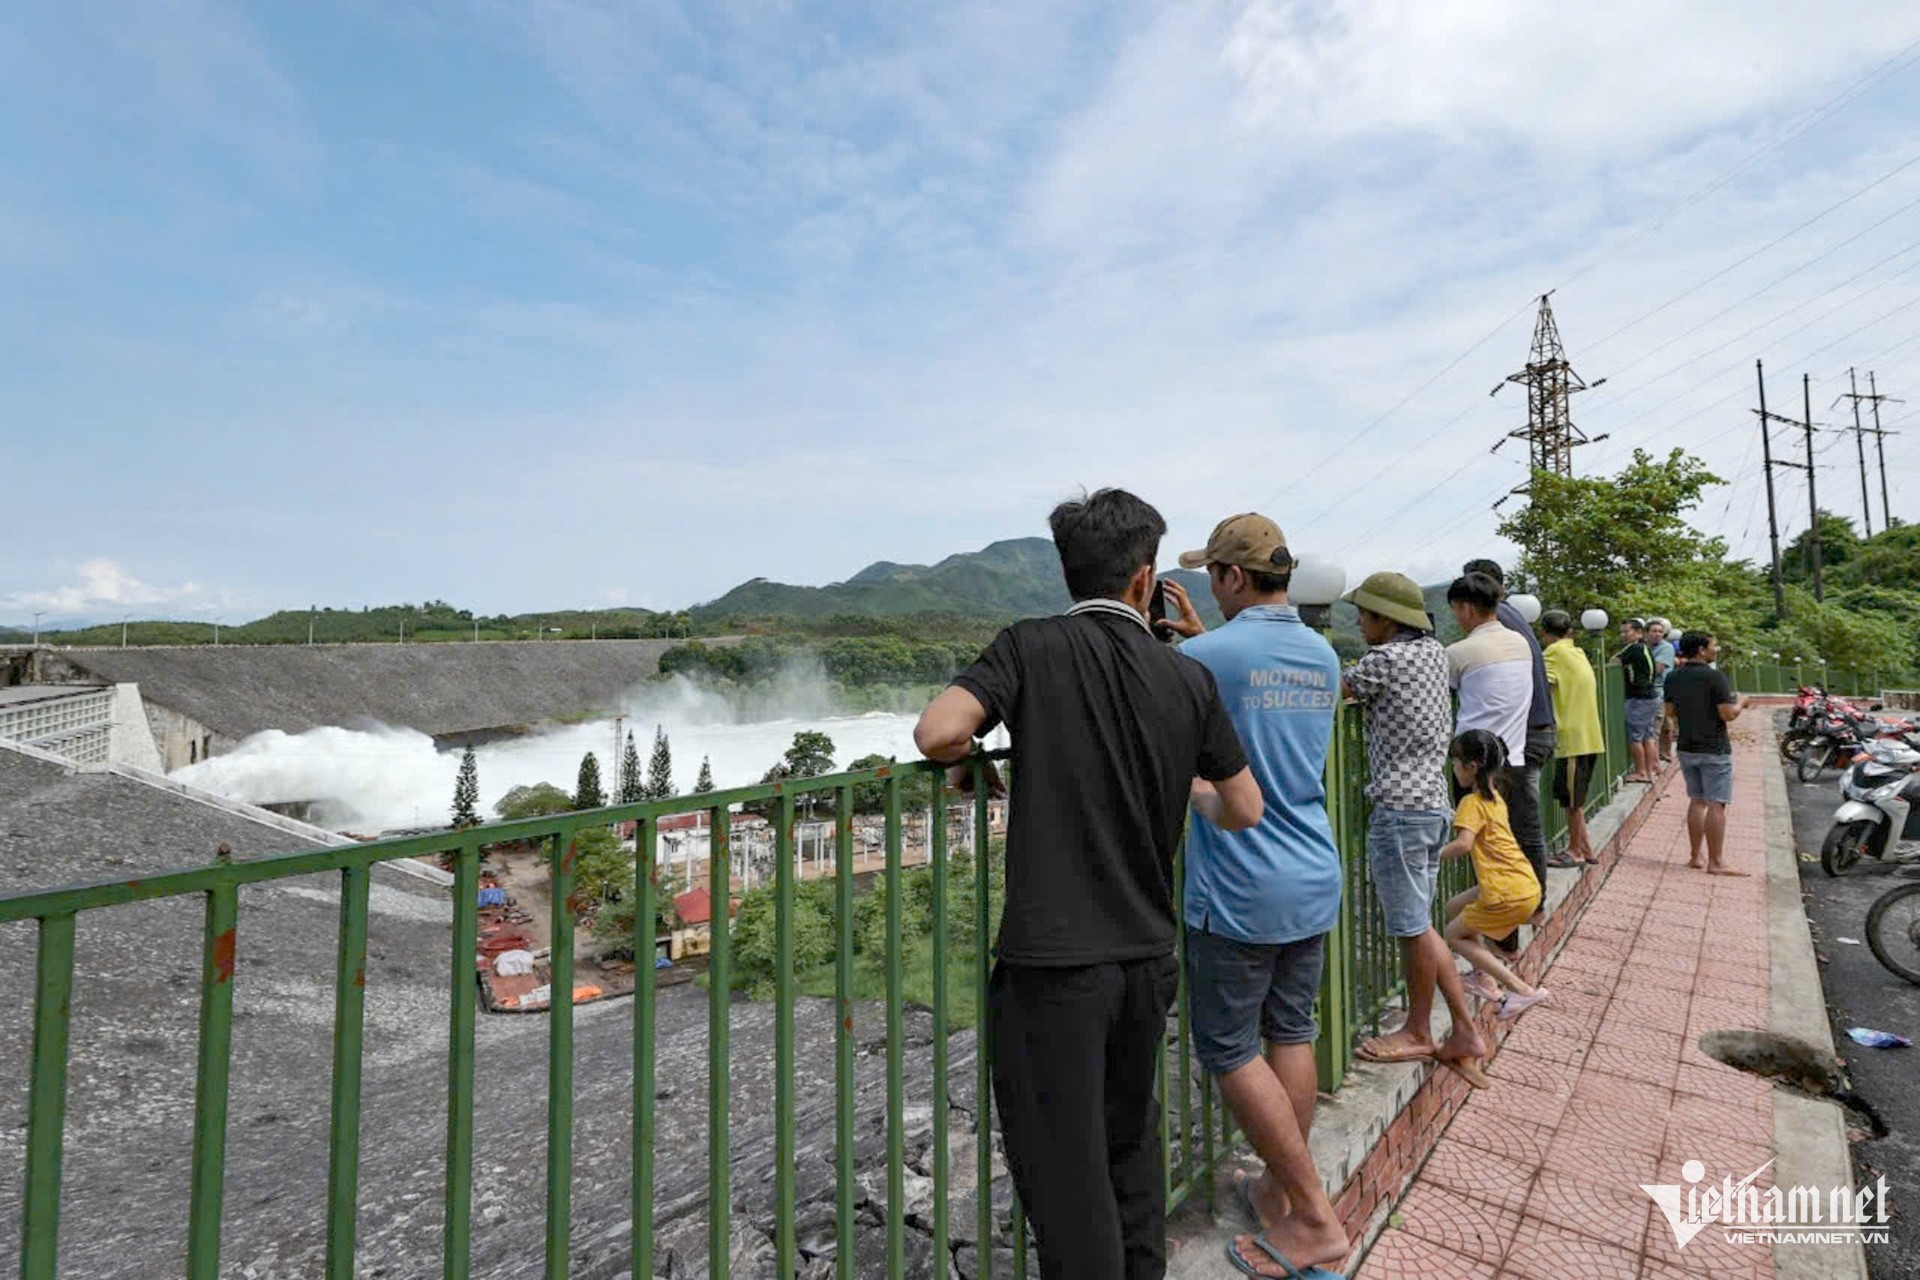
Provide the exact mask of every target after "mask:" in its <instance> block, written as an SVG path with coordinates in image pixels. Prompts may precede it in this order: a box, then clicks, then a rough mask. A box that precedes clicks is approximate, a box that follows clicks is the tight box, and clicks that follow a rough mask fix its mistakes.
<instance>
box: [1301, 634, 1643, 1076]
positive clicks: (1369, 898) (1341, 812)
mask: <svg viewBox="0 0 1920 1280" xmlns="http://www.w3.org/2000/svg"><path fill="white" fill-rule="evenodd" d="M1595 675H1596V677H1597V678H1598V681H1599V690H1598V692H1599V695H1600V724H1601V731H1602V735H1603V741H1604V749H1603V751H1602V753H1601V758H1600V760H1599V762H1598V763H1597V765H1596V766H1595V769H1594V774H1593V782H1592V785H1591V786H1590V787H1589V789H1588V792H1587V806H1586V808H1587V813H1588V814H1589V815H1592V814H1594V813H1596V812H1598V811H1599V810H1600V809H1601V808H1602V807H1603V806H1605V805H1606V804H1607V803H1608V802H1609V801H1611V800H1612V799H1613V798H1614V796H1615V795H1617V794H1619V791H1620V785H1621V783H1620V779H1621V778H1622V777H1624V776H1625V775H1626V773H1627V772H1628V763H1629V762H1628V759H1627V722H1626V685H1625V681H1624V678H1623V676H1622V674H1621V671H1620V668H1619V667H1617V666H1612V667H1608V666H1600V667H1599V668H1598V670H1596V672H1595ZM1360 719H1361V717H1360V716H1358V715H1356V714H1353V713H1352V711H1351V709H1349V708H1342V709H1341V712H1340V716H1339V719H1338V720H1337V721H1336V722H1335V727H1334V738H1333V746H1332V749H1331V750H1330V751H1329V753H1328V756H1327V816H1328V817H1329V818H1330V819H1332V822H1333V834H1334V840H1335V842H1336V843H1337V844H1338V845H1339V846H1340V851H1341V858H1342V861H1343V862H1344V863H1345V866H1346V893H1345V894H1344V896H1343V898H1342V901H1341V904H1340V922H1339V924H1338V925H1337V926H1336V927H1335V930H1334V933H1333V936H1332V937H1330V938H1329V939H1328V947H1327V971H1326V975H1325V977H1324V978H1323V979H1322V980H1321V986H1320V1018H1321V1032H1322V1033H1321V1037H1320V1040H1319V1043H1318V1044H1317V1045H1316V1046H1315V1054H1316V1059H1317V1061H1318V1064H1319V1068H1320V1087H1321V1088H1322V1089H1325V1090H1327V1091H1329V1092H1331V1091H1333V1090H1335V1089H1337V1088H1338V1087H1339V1083H1340V1079H1341V1077H1342V1076H1344V1075H1345V1074H1346V1072H1347V1069H1348V1068H1349V1067H1351V1066H1352V1065H1353V1048H1354V1045H1355V1044H1356V1042H1357V1041H1358V1039H1359V1038H1360V1036H1361V1034H1363V1033H1366V1032H1371V1031H1374V1030H1377V1029H1378V1028H1379V1026H1380V1020H1381V1018H1382V1016H1383V1015H1384V1014H1386V1013H1387V1012H1388V1011H1390V1010H1392V1009H1394V1008H1396V1007H1397V1002H1398V1000H1399V998H1400V996H1401V995H1402V994H1403V992H1404V991H1405V987H1406V974H1405V971H1404V969H1403V968H1402V962H1401V952H1400V943H1399V940H1398V939H1396V938H1394V937H1393V936H1392V935H1391V934H1389V933H1388V932H1387V928H1386V923H1385V921H1384V920H1383V919H1382V916H1381V911H1380V899H1379V896H1378V895H1377V894H1375V893H1374V891H1373V878H1372V876H1371V874H1370V873H1369V871H1368V869H1367V859H1366V841H1367V804H1366V801H1365V799H1364V791H1365V786H1366V739H1365V735H1364V734H1363V733H1362V732H1361V727H1360ZM1540 814H1541V818H1542V820H1543V822H1544V825H1545V828H1546V838H1547V848H1548V850H1549V851H1550V852H1551V851H1554V850H1559V849H1564V848H1565V847H1566V843H1567V818H1566V813H1565V811H1564V810H1562V809H1561V808H1560V806H1559V804H1558V802H1556V801H1555V800H1554V797H1553V765H1552V764H1551V763H1549V764H1548V765H1547V766H1546V767H1545V768H1543V769H1542V770H1541V771H1540ZM1472 883H1473V867H1472V865H1471V864H1470V863H1469V862H1468V860H1466V859H1464V858H1462V859H1458V860H1456V861H1453V862H1449V863H1446V864H1444V865H1443V866H1442V867H1441V869H1440V881H1439V885H1438V887H1437V888H1436V890H1435V893H1434V902H1433V913H1434V923H1435V925H1436V926H1438V925H1440V924H1442V923H1443V920H1442V915H1443V913H1444V910H1445V906H1446V902H1447V899H1448V898H1450V897H1452V896H1453V895H1454V894H1456V893H1459V892H1461V891H1462V890H1464V889H1466V888H1468V887H1469V886H1471V885H1472Z"/></svg>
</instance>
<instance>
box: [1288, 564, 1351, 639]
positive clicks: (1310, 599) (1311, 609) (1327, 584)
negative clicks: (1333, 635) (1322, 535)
mask: <svg viewBox="0 0 1920 1280" xmlns="http://www.w3.org/2000/svg"><path fill="white" fill-rule="evenodd" d="M1346 589H1347V571H1346V570H1345V569H1343V568H1341V567H1340V566H1339V565H1337V564H1335V563H1334V562H1333V561H1331V560H1328V559H1326V558H1325V557H1322V556H1301V557H1300V559H1299V560H1297V561H1295V562H1294V566H1293V579H1292V581H1291V583H1290V584H1289V585H1288V587H1287V598H1288V599H1289V600H1291V601H1292V602H1293V603H1294V604H1295V605H1297V606H1298V607H1299V609H1300V620H1301V621H1302V622H1304V623H1306V624H1307V625H1308V626H1310V627H1312V628H1313V629H1314V630H1315V631H1325V630H1326V629H1327V628H1328V627H1330V626H1331V625H1332V624H1333V602H1334V601H1335V600H1338V599H1339V598H1340V595H1341V593H1342V592H1344V591H1345V590H1346Z"/></svg>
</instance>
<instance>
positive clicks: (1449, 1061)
mask: <svg viewBox="0 0 1920 1280" xmlns="http://www.w3.org/2000/svg"><path fill="white" fill-rule="evenodd" d="M1434 1061H1435V1062H1438V1063H1439V1064H1440V1065H1441V1066H1443V1067H1445V1068H1447V1070H1449V1071H1451V1072H1453V1073H1454V1074H1455V1075H1457V1076H1459V1077H1460V1078H1461V1079H1462V1080H1465V1081H1466V1082H1467V1083H1468V1084H1469V1085H1471V1086H1473V1087H1474V1088H1476V1089H1491V1088H1492V1087H1493V1077H1492V1076H1490V1075H1488V1074H1487V1073H1486V1072H1485V1071H1484V1070H1482V1069H1481V1066H1480V1064H1479V1063H1477V1062H1475V1061H1474V1060H1473V1059H1472V1058H1435V1059H1434Z"/></svg>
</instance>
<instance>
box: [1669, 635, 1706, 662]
mask: <svg viewBox="0 0 1920 1280" xmlns="http://www.w3.org/2000/svg"><path fill="white" fill-rule="evenodd" d="M1712 643H1713V632H1711V631H1689V632H1687V633H1686V634H1685V635H1683V636H1681V637H1680V643H1679V644H1677V645H1675V646H1673V651H1674V653H1676V654H1678V655H1679V656H1680V657H1682V658H1689V659H1690V658H1696V657H1698V656H1699V655H1701V654H1703V653H1705V652H1706V651H1707V646H1708V645H1710V644H1712Z"/></svg>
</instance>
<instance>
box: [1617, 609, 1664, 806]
mask: <svg viewBox="0 0 1920 1280" xmlns="http://www.w3.org/2000/svg"><path fill="white" fill-rule="evenodd" d="M1620 638H1621V639H1622V640H1625V641H1626V642H1627V644H1626V647H1625V648H1623V649H1622V650H1620V652H1619V653H1617V654H1615V655H1614V657H1615V659H1616V660H1618V662H1619V663H1620V674H1621V676H1622V677H1623V678H1624V679H1625V682H1626V693H1627V751H1628V753H1629V754H1630V755H1631V756H1632V758H1633V772H1632V773H1630V774H1628V775H1627V776H1626V778H1625V779H1624V781H1627V782H1652V781H1653V780H1654V779H1655V778H1656V777H1657V776H1658V775H1659V773H1660V695H1659V694H1658V692H1656V690H1655V689H1654V683H1653V680H1654V663H1653V650H1652V649H1650V648H1648V647H1647V640H1646V624H1645V623H1643V622H1641V621H1640V619H1638V618H1628V619H1627V620H1626V621H1625V622H1623V623H1621V624H1620Z"/></svg>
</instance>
